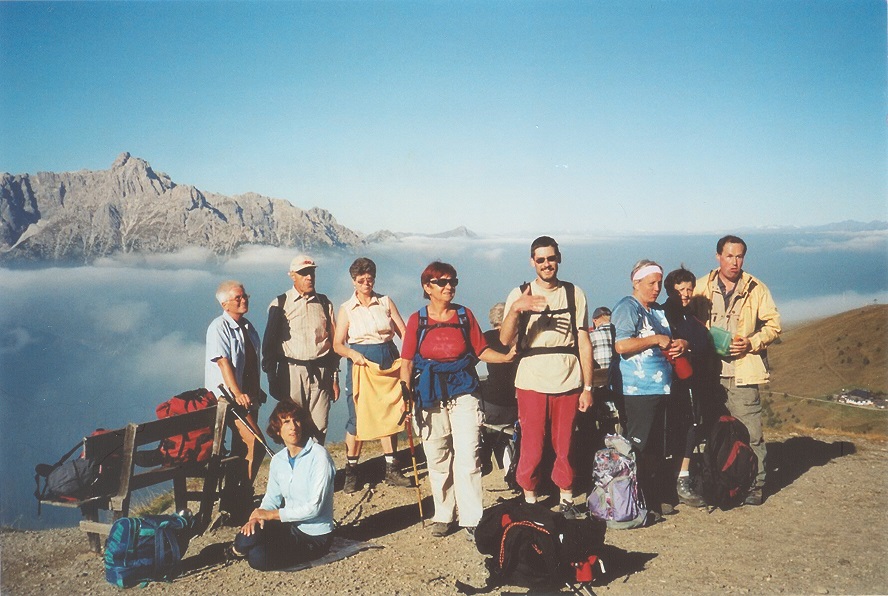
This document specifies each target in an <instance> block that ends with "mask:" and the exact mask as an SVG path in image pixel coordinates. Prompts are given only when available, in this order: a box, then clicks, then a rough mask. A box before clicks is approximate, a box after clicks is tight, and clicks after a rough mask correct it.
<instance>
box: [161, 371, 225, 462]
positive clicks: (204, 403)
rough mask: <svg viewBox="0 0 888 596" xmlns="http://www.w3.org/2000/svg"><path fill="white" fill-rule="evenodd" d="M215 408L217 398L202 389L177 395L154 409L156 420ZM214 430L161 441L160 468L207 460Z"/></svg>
mask: <svg viewBox="0 0 888 596" xmlns="http://www.w3.org/2000/svg"><path fill="white" fill-rule="evenodd" d="M215 405H216V396H215V395H213V393H212V392H211V391H208V390H206V389H204V388H203V387H201V388H200V389H193V390H191V391H186V392H185V393H180V394H179V395H176V396H175V397H173V398H171V399H169V400H167V401H165V402H163V403H162V404H160V405H159V406H157V409H156V412H157V418H158V419H161V418H169V417H170V416H177V415H179V414H187V413H188V412H196V411H197V410H203V409H205V408H211V407H213V406H215ZM213 430H214V429H213V427H212V426H207V427H206V428H199V429H196V430H192V431H190V432H187V433H184V434H181V435H177V436H175V437H170V438H167V439H164V440H163V441H161V443H160V447H159V451H160V456H161V458H162V461H163V465H164V466H172V465H177V464H182V463H187V462H200V461H206V460H208V459H209V458H210V455H211V454H212V451H213Z"/></svg>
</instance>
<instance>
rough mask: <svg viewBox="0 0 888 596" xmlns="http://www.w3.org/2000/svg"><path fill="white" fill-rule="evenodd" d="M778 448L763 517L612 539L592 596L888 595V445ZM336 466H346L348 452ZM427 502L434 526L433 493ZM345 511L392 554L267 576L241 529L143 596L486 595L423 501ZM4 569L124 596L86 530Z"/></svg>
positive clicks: (216, 535)
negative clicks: (241, 549) (459, 586)
mask: <svg viewBox="0 0 888 596" xmlns="http://www.w3.org/2000/svg"><path fill="white" fill-rule="evenodd" d="M769 439H770V442H769V449H770V452H769V467H773V468H775V469H774V471H773V473H772V474H771V476H770V481H771V488H770V489H769V492H770V494H768V492H766V495H768V498H767V500H766V501H765V503H764V504H763V505H762V506H760V507H748V506H747V507H740V508H738V509H734V510H731V511H720V510H716V511H713V512H711V513H710V512H708V511H707V510H705V509H691V508H688V507H683V506H682V507H679V508H678V509H679V512H678V514H677V515H674V516H669V517H667V518H666V519H665V520H664V521H662V522H660V523H658V524H655V525H653V526H651V527H648V528H642V529H636V530H626V531H609V532H608V534H607V539H606V547H605V552H604V553H603V558H605V564H606V565H607V567H608V571H609V573H608V576H607V582H606V583H602V582H598V583H597V584H596V585H594V586H593V587H592V589H593V590H594V591H595V593H597V594H599V595H601V594H615V595H616V594H649V593H663V594H666V593H668V594H679V593H680V594H715V593H718V594H778V593H779V594H885V593H888V565H886V563H885V561H886V560H888V516H886V515H885V511H886V505H888V490H886V489H888V486H886V482H888V481H886V479H888V469H886V468H888V457H886V453H888V446H886V444H885V443H884V442H879V441H874V440H867V439H857V438H849V437H841V436H834V435H813V436H794V435H789V436H780V437H775V436H769ZM368 447H369V446H368ZM333 453H334V459H336V460H337V464H338V465H341V464H342V461H341V460H342V451H341V448H340V447H335V448H334V449H333ZM363 466H364V471H365V473H366V476H368V477H370V476H371V475H374V474H376V475H381V463H380V462H379V460H378V459H377V460H370V459H366V460H365V462H364V463H363ZM339 482H341V480H340V481H339ZM263 485H264V482H263V483H262V484H260V485H259V486H263ZM484 485H485V495H484V496H485V504H492V503H493V502H494V501H496V499H497V498H498V497H508V496H510V495H511V493H510V492H508V491H507V490H506V489H505V486H504V485H503V483H502V473H501V472H499V471H497V470H494V471H493V472H492V473H491V474H489V475H488V476H485V478H484ZM337 486H339V484H337ZM423 492H424V496H425V500H424V503H423V505H424V509H425V511H426V516H427V517H428V515H429V512H430V510H431V508H432V503H431V498H430V497H429V496H428V495H429V493H428V484H427V481H425V483H424V485H423ZM335 498H336V518H337V520H338V521H340V523H341V524H342V527H341V528H340V530H339V531H340V533H341V535H343V536H345V537H348V538H352V539H358V540H366V541H370V542H372V543H374V544H376V545H378V546H380V547H381V548H378V549H372V550H367V551H363V552H361V553H358V554H357V555H354V556H352V557H350V558H347V559H344V560H340V561H336V562H334V563H331V564H329V565H324V566H320V567H316V568H311V569H306V570H303V571H299V572H292V573H281V572H269V573H260V572H256V571H253V570H252V569H250V568H249V566H248V565H247V564H246V563H244V562H236V563H228V564H226V563H225V562H224V560H223V556H222V551H223V549H224V547H225V546H226V545H227V543H228V542H229V541H231V540H232V538H233V536H234V533H235V529H234V528H221V529H217V530H215V531H212V532H209V533H207V534H205V535H204V536H200V537H198V538H195V539H194V540H193V541H192V543H191V545H190V547H189V549H188V553H187V555H186V558H185V560H184V564H185V566H186V572H185V573H184V575H183V576H182V577H180V578H178V579H176V580H175V581H174V582H172V583H153V584H150V585H149V586H148V587H147V588H145V590H146V591H147V592H146V593H151V594H153V593H157V594H189V595H216V594H262V593H266V594H267V593H280V592H281V591H283V592H285V593H290V594H293V593H295V594H412V595H416V594H456V593H457V590H456V588H455V581H456V580H461V581H464V582H467V583H469V584H472V585H476V586H480V585H483V584H484V580H485V578H486V571H485V568H484V563H483V557H482V555H480V554H479V553H478V551H477V550H476V549H475V546H474V544H473V543H471V542H470V541H469V540H467V538H466V537H465V534H463V533H456V534H452V535H450V536H447V537H445V538H432V537H431V536H430V535H429V532H428V528H427V527H426V528H424V527H423V526H422V525H421V524H420V523H419V515H418V511H417V505H416V492H415V490H414V489H404V488H397V489H396V488H391V487H388V486H385V485H382V484H379V485H376V486H372V487H371V486H369V485H368V487H367V488H366V489H365V490H363V491H360V492H358V493H355V494H353V495H345V494H343V493H342V492H337V493H336V497H335ZM577 502H578V503H579V502H580V498H577ZM0 556H2V559H0V561H2V567H0V591H2V594H4V595H15V596H17V595H26V594H114V593H117V592H118V590H117V589H116V588H114V587H112V586H111V585H110V584H108V583H106V582H105V580H104V572H103V567H102V560H101V559H100V558H99V557H98V556H97V555H95V554H92V553H90V552H88V551H87V549H86V538H85V536H84V535H83V534H82V533H81V532H80V531H79V530H77V529H59V530H47V531H37V532H31V531H27V532H26V531H15V530H5V531H3V532H2V533H0ZM507 590H508V591H510V592H515V593H524V592H526V590H524V589H522V588H507ZM565 592H566V590H565ZM140 593H141V592H140Z"/></svg>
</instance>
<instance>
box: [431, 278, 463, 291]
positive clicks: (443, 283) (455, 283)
mask: <svg viewBox="0 0 888 596" xmlns="http://www.w3.org/2000/svg"><path fill="white" fill-rule="evenodd" d="M429 283H430V284H434V285H436V286H438V287H439V288H443V287H444V286H446V285H448V284H450V286H451V287H454V288H455V287H456V286H458V285H459V279H457V278H456V277H445V278H443V279H430V280H429Z"/></svg>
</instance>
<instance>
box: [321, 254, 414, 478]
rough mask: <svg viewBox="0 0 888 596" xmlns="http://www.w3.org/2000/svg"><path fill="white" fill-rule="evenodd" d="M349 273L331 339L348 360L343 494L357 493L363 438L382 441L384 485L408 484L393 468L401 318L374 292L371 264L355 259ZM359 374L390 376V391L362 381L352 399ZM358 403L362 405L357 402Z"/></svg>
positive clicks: (391, 302) (392, 305)
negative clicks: (348, 286)
mask: <svg viewBox="0 0 888 596" xmlns="http://www.w3.org/2000/svg"><path fill="white" fill-rule="evenodd" d="M348 272H349V274H350V275H351V278H352V284H354V286H355V291H354V294H352V296H351V298H349V299H348V300H346V301H345V302H344V303H343V304H342V306H340V307H339V316H338V317H336V334H335V336H334V337H333V349H334V350H336V353H337V354H339V355H340V356H344V357H345V358H348V359H349V360H351V362H352V365H350V366H347V367H346V369H345V398H346V404H347V405H348V420H347V421H346V424H345V446H346V464H345V483H344V484H343V489H342V490H343V491H344V492H346V493H353V492H355V491H356V490H358V486H359V485H360V482H359V480H358V459H359V458H360V456H361V444H362V440H364V439H371V438H372V439H377V438H378V439H379V440H380V443H382V453H383V457H384V458H385V478H384V480H385V482H386V484H389V485H391V486H401V487H409V486H412V484H411V482H410V481H409V480H408V479H407V478H404V476H402V475H401V472H400V470H398V468H397V466H396V465H395V451H397V449H398V430H399V427H401V425H400V424H398V418H399V414H400V411H401V410H400V409H399V406H400V402H401V395H400V392H399V391H398V390H397V382H396V381H397V374H398V368H396V367H400V363H399V362H398V348H397V347H395V342H394V341H393V340H394V338H395V335H397V336H398V337H403V336H404V320H403V319H402V318H401V313H399V312H398V307H397V306H395V301H394V300H392V299H391V298H390V297H389V296H385V295H383V294H379V293H377V292H376V291H375V287H376V263H374V262H373V261H372V260H371V259H368V258H366V257H359V258H357V259H355V261H354V262H353V263H352V264H351V267H349V268H348ZM368 363H372V365H373V366H370V365H368ZM358 367H362V368H358ZM359 375H363V376H362V378H363V379H365V380H369V378H368V375H370V376H373V378H374V379H376V380H379V379H381V378H384V377H386V376H389V377H391V378H392V383H393V385H392V386H391V387H392V388H393V389H394V391H384V390H382V388H383V387H385V386H388V385H387V384H385V383H377V384H376V385H375V387H376V389H377V390H376V391H374V385H373V383H363V384H362V389H361V395H356V394H355V391H354V385H355V383H354V381H355V377H357V376H359ZM367 387H369V389H368V388H367ZM357 400H360V402H361V403H360V404H358V403H357ZM371 404H372V406H371ZM358 406H360V407H358ZM392 416H394V418H392ZM359 429H360V432H359ZM359 436H360V437H361V439H359V438H358V437H359Z"/></svg>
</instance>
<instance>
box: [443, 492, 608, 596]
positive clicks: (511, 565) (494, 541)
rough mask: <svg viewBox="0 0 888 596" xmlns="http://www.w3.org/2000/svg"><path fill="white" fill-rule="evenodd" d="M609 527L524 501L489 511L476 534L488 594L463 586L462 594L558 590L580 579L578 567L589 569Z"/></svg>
mask: <svg viewBox="0 0 888 596" xmlns="http://www.w3.org/2000/svg"><path fill="white" fill-rule="evenodd" d="M605 531H606V528H605V526H604V524H603V523H601V522H600V521H597V520H593V519H576V520H568V519H565V517H564V516H563V515H562V514H560V513H555V512H553V511H550V510H549V509H547V508H545V507H543V506H542V505H539V504H536V503H533V504H531V503H525V502H524V498H523V497H517V498H515V499H510V500H508V501H504V502H503V503H500V504H498V505H494V506H493V507H490V508H488V509H487V510H485V511H484V514H483V515H482V516H481V521H480V522H479V523H478V527H477V528H476V530H475V541H476V546H477V547H478V551H479V552H480V553H481V554H484V555H488V556H489V557H488V559H487V560H486V561H485V564H486V566H487V570H488V572H489V576H488V579H487V585H486V587H485V588H484V589H481V590H479V589H474V588H471V586H466V585H464V584H461V585H460V586H459V587H460V591H462V592H463V593H478V592H482V591H490V590H491V589H493V588H495V587H497V586H502V585H514V586H525V587H528V588H534V589H557V588H560V587H561V586H563V585H564V584H565V582H569V583H573V581H574V580H575V575H576V572H575V569H574V568H575V567H576V566H577V565H586V564H587V563H588V562H589V561H590V560H591V558H592V556H593V554H594V553H597V552H598V551H599V550H600V548H601V546H602V544H603V543H604V534H605Z"/></svg>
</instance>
